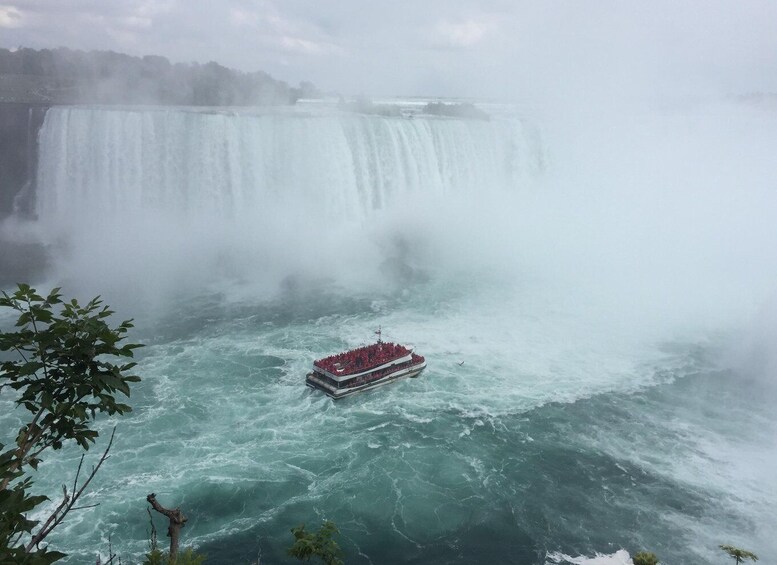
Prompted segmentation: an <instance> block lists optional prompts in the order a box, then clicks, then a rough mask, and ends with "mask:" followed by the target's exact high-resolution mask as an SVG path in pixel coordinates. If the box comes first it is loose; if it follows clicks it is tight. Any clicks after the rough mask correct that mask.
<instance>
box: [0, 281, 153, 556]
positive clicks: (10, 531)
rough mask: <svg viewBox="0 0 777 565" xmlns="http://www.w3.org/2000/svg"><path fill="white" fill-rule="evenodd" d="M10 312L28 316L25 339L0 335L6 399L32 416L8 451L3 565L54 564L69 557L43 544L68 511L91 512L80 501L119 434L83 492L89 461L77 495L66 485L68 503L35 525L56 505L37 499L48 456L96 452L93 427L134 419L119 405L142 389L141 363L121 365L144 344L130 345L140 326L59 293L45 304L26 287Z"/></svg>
mask: <svg viewBox="0 0 777 565" xmlns="http://www.w3.org/2000/svg"><path fill="white" fill-rule="evenodd" d="M0 307H5V308H11V309H13V310H15V311H16V312H17V313H18V319H17V321H16V325H15V331H8V332H2V333H0V352H2V353H0V355H2V357H0V361H1V362H0V394H3V395H5V396H7V397H9V398H10V399H11V400H12V401H13V402H14V403H15V404H16V407H17V411H19V412H20V416H21V415H22V414H24V413H26V417H22V421H23V425H22V426H21V428H19V430H18V433H17V434H16V438H15V441H14V443H13V444H11V445H4V444H0V562H2V563H5V562H9V561H10V562H14V563H16V562H19V563H26V564H29V565H39V564H40V565H45V564H48V563H53V562H54V561H57V560H58V559H60V558H62V557H63V556H64V555H63V554H62V553H59V552H55V551H48V548H47V547H46V546H45V545H41V544H42V542H43V541H44V540H45V539H46V537H47V536H48V535H49V534H50V533H51V532H52V531H53V530H54V528H56V527H57V526H58V525H59V524H60V523H61V522H62V520H63V519H64V518H65V516H66V515H67V514H68V512H70V511H72V510H78V509H80V508H85V507H79V506H77V505H76V504H77V501H78V499H79V498H80V497H81V495H82V494H83V493H84V491H85V489H86V488H87V486H88V485H89V482H90V481H91V480H92V478H93V477H94V476H95V473H97V471H98V470H99V468H100V466H101V465H102V463H103V462H104V461H105V459H106V458H107V455H108V450H109V449H110V447H111V445H112V442H113V435H111V439H110V441H109V443H108V447H107V449H106V450H105V452H104V453H103V455H102V457H101V458H100V460H99V462H98V464H97V465H96V466H95V467H93V468H92V471H91V473H89V474H88V475H87V476H86V478H85V479H83V482H82V483H80V484H79V479H80V475H81V469H82V465H83V455H82V457H81V463H80V464H79V465H78V469H77V470H76V472H75V480H74V481H73V483H72V489H71V490H70V491H68V487H67V486H63V492H62V500H61V502H60V503H59V504H58V505H57V506H56V507H55V508H54V510H53V511H51V513H50V514H48V516H47V517H45V519H42V520H30V519H28V517H27V516H28V514H29V513H30V512H32V511H33V510H35V509H36V508H37V507H38V506H40V505H41V504H42V503H43V502H45V501H46V500H49V499H48V497H46V496H42V495H33V494H31V489H32V486H33V481H32V476H31V472H32V471H34V470H36V469H37V467H38V464H39V463H40V462H41V458H42V456H43V454H44V453H45V452H46V450H48V449H53V450H58V449H60V448H62V447H63V446H64V445H66V444H72V443H75V444H77V445H79V446H80V447H81V448H82V449H83V450H88V449H89V447H90V444H93V443H94V442H95V440H96V439H97V437H98V435H99V434H98V432H97V431H96V430H94V429H92V427H91V426H92V424H93V422H94V419H95V418H96V416H97V414H103V413H104V414H108V415H112V414H126V413H127V412H129V411H130V410H131V408H130V407H129V406H128V405H126V404H123V403H121V402H119V400H118V399H117V397H118V396H119V395H124V396H127V397H129V395H130V383H133V382H138V381H139V380H140V378H139V377H137V376H135V375H131V374H129V373H130V372H131V370H132V368H133V367H134V366H135V363H134V362H127V363H121V364H115V363H113V362H112V360H115V359H116V358H131V357H132V356H133V350H134V349H136V348H138V347H140V345H138V344H122V343H121V342H122V341H123V340H124V339H125V337H126V333H127V332H128V330H129V329H130V328H131V327H132V323H131V321H129V320H127V321H124V322H122V323H121V324H119V325H118V326H117V327H115V328H114V327H111V326H110V325H109V324H108V318H109V317H110V316H111V314H113V312H112V311H111V310H110V309H108V307H107V306H103V305H102V301H101V300H100V298H99V297H97V298H94V299H93V300H91V301H90V302H89V303H88V304H86V305H85V306H80V305H79V304H78V302H77V301H76V300H70V301H69V302H64V301H63V300H62V298H61V294H60V293H59V289H58V288H55V289H53V290H52V291H51V292H50V293H49V294H48V296H46V297H45V298H44V297H42V296H40V295H39V294H38V293H37V292H36V291H35V289H33V288H31V287H30V286H29V285H26V284H20V285H18V289H17V290H16V291H15V292H14V293H13V294H12V295H8V294H7V293H5V292H3V293H2V296H1V297H0ZM114 431H115V430H114ZM0 439H5V438H0Z"/></svg>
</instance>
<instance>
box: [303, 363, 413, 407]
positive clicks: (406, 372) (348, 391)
mask: <svg viewBox="0 0 777 565" xmlns="http://www.w3.org/2000/svg"><path fill="white" fill-rule="evenodd" d="M425 368H426V361H423V362H421V363H416V364H415V365H410V366H409V367H403V368H402V369H399V370H397V371H394V372H392V373H389V374H387V375H385V376H383V377H381V378H380V379H377V380H375V381H372V382H368V383H364V384H361V385H354V386H349V387H347V388H337V387H334V386H332V385H331V384H329V383H327V382H325V381H324V380H323V379H320V378H318V377H316V375H315V373H308V375H307V377H305V384H306V385H307V386H309V387H310V388H314V389H318V390H321V391H323V392H324V393H325V394H326V395H327V396H329V397H331V398H334V399H335V400H337V399H339V398H344V397H346V396H352V395H354V394H356V393H359V392H364V391H367V390H372V389H374V388H378V387H381V386H383V385H387V384H389V383H393V382H396V381H399V380H402V379H406V378H414V377H417V376H418V374H419V373H420V372H421V371H423V370H424V369H425Z"/></svg>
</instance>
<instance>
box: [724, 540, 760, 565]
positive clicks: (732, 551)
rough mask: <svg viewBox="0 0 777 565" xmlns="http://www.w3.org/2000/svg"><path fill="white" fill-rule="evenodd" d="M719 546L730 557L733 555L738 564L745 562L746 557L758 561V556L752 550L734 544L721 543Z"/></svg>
mask: <svg viewBox="0 0 777 565" xmlns="http://www.w3.org/2000/svg"><path fill="white" fill-rule="evenodd" d="M718 547H720V549H722V550H723V551H725V552H726V553H728V555H729V556H730V557H733V558H734V561H735V562H736V563H737V565H739V563H743V562H744V561H745V559H750V560H752V561H758V556H757V555H756V554H755V553H753V552H751V551H747V550H745V549H740V548H738V547H734V546H733V545H720V546H718Z"/></svg>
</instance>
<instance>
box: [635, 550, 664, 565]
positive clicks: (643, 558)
mask: <svg viewBox="0 0 777 565" xmlns="http://www.w3.org/2000/svg"><path fill="white" fill-rule="evenodd" d="M631 561H632V562H633V563H634V565H658V563H659V561H658V557H656V554H655V553H651V552H649V551H640V552H639V553H637V554H636V555H635V556H634V557H632V558H631Z"/></svg>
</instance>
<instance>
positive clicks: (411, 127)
mask: <svg viewBox="0 0 777 565" xmlns="http://www.w3.org/2000/svg"><path fill="white" fill-rule="evenodd" d="M533 142H534V139H533V137H532V135H531V131H528V132H527V129H526V128H525V127H524V126H522V124H521V122H520V121H518V120H499V121H483V120H451V119H433V118H427V119H403V118H396V119H387V118H382V117H376V116H362V115H347V114H333V113H329V114H319V115H316V114H299V113H296V114H294V113H288V112H287V113H275V114H239V113H233V112H223V113H206V112H195V111H182V110H167V111H166V110H157V111H142V110H140V111H138V110H105V109H89V108H53V109H51V110H50V111H49V113H48V115H47V117H46V122H45V124H44V126H43V129H42V131H41V134H40V145H41V167H40V169H39V174H38V182H39V185H40V189H39V198H38V206H37V211H38V214H39V216H40V217H41V218H42V219H43V220H44V221H46V222H47V223H48V222H53V223H55V224H63V223H65V224H67V223H71V222H72V219H73V218H74V217H79V216H81V215H82V214H83V212H82V211H83V210H89V211H97V212H99V213H109V214H111V213H116V212H119V213H121V214H133V213H142V212H143V211H145V210H161V211H164V212H169V213H176V212H183V213H193V214H196V213H197V212H203V211H204V212H212V211H214V210H215V211H217V212H219V213H222V214H224V215H225V216H228V217H242V218H249V219H250V217H251V216H252V214H255V213H256V212H257V211H258V210H261V209H263V208H267V207H269V206H278V205H281V206H283V205H284V204H289V203H291V204H293V205H298V204H299V203H306V205H307V206H308V207H309V208H310V209H311V210H315V212H316V214H317V216H318V217H321V218H328V219H333V220H335V219H336V221H343V220H346V221H347V220H349V219H355V220H362V219H364V218H365V217H366V216H367V215H368V214H369V213H370V211H372V210H375V209H380V208H384V207H386V206H390V205H396V204H398V203H402V202H403V201H406V199H408V198H409V197H412V196H413V195H428V196H431V197H433V198H437V199H444V198H446V197H448V196H452V195H455V194H457V193H462V192H467V191H480V192H485V191H494V190H510V189H515V188H516V187H517V186H518V185H519V183H520V182H521V180H524V179H525V178H526V177H527V176H529V175H531V174H532V173H535V172H536V170H537V168H538V166H539V164H538V163H539V162H540V160H539V159H540V158H539V156H538V150H539V149H540V148H538V147H536V146H533Z"/></svg>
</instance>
